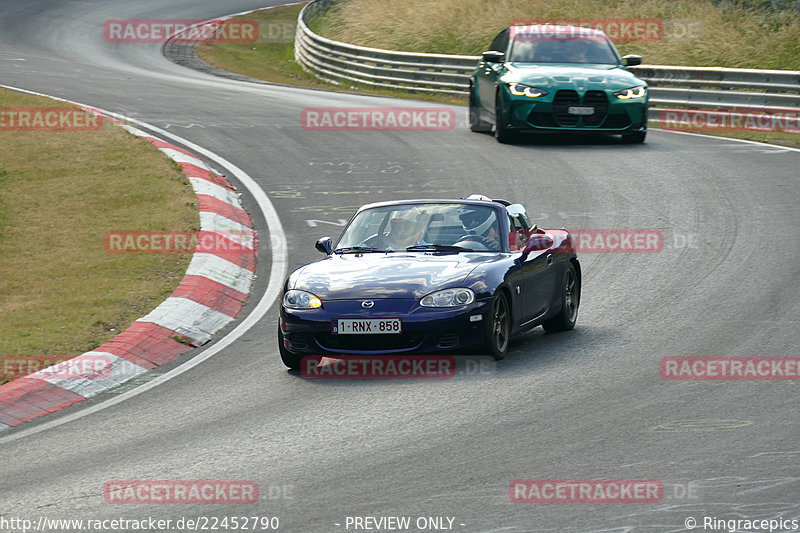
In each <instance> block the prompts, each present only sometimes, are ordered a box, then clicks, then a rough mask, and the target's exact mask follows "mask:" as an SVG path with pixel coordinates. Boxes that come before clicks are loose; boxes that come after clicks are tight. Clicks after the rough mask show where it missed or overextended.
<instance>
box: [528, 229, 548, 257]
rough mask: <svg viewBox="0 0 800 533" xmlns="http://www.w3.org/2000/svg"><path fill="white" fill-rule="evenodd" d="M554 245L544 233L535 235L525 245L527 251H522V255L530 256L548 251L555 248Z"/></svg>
mask: <svg viewBox="0 0 800 533" xmlns="http://www.w3.org/2000/svg"><path fill="white" fill-rule="evenodd" d="M553 244H555V242H554V241H553V239H552V237H550V236H549V235H545V234H544V233H534V234H533V235H531V237H530V239H528V242H527V243H526V244H525V249H524V250H522V254H523V255H528V254H531V253H533V252H540V251H542V250H548V249H550V248H552V247H553Z"/></svg>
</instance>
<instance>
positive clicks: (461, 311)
mask: <svg viewBox="0 0 800 533" xmlns="http://www.w3.org/2000/svg"><path fill="white" fill-rule="evenodd" d="M362 301H363V300H360V299H359V300H333V301H327V302H323V306H322V307H321V308H319V309H303V310H297V309H286V308H284V307H283V306H281V311H280V327H281V332H282V334H283V342H284V348H285V349H286V350H287V351H289V352H291V353H293V354H296V355H343V354H352V355H367V354H381V355H382V354H433V353H442V352H448V353H452V352H457V351H461V350H469V349H472V348H475V347H477V346H480V345H482V344H483V341H484V330H485V323H486V321H487V320H489V311H490V305H489V303H490V302H491V300H490V299H488V300H476V301H475V302H473V303H471V304H469V305H466V306H463V307H453V308H431V307H422V306H420V305H419V300H406V299H378V300H374V302H375V306H374V307H373V308H372V309H364V308H362V307H361V303H362ZM478 316H479V317H480V319H479V320H478V319H476V318H471V317H478ZM340 318H353V319H385V318H400V319H401V320H402V333H400V334H384V335H376V334H351V335H342V334H333V333H332V329H333V327H332V324H333V321H334V320H336V319H340Z"/></svg>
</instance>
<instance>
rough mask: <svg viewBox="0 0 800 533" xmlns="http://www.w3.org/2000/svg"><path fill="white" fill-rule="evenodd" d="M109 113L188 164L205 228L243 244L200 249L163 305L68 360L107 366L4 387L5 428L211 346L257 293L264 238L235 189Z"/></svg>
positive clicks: (0, 398) (0, 405)
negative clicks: (99, 361)
mask: <svg viewBox="0 0 800 533" xmlns="http://www.w3.org/2000/svg"><path fill="white" fill-rule="evenodd" d="M86 109H88V110H92V111H95V112H97V110H94V109H92V108H86ZM104 118H105V119H106V120H112V121H113V122H116V123H117V124H119V125H120V126H122V127H123V128H125V129H126V130H128V131H129V132H130V133H132V134H133V135H136V136H138V137H142V138H144V139H146V140H147V141H149V142H150V143H152V144H153V145H154V146H155V147H156V148H158V149H159V150H161V151H162V152H163V153H165V154H166V155H167V156H168V157H170V158H171V159H172V160H173V161H175V162H176V163H177V164H178V165H179V166H180V167H181V168H182V169H183V172H184V174H186V176H187V178H188V179H189V182H190V183H191V184H192V187H193V188H194V192H195V194H196V195H197V200H198V206H199V211H200V231H202V232H204V233H205V232H208V233H214V234H217V235H218V236H219V238H225V237H227V236H230V235H231V234H232V232H235V233H234V234H235V235H241V236H244V237H245V238H242V239H240V240H241V242H240V243H239V244H240V246H234V247H231V248H230V249H226V250H221V251H219V252H217V251H215V252H213V253H206V252H203V253H195V254H194V255H193V256H192V259H191V261H190V263H189V267H188V268H187V271H186V275H185V276H184V278H183V280H182V281H181V283H180V284H179V285H178V288H177V289H175V291H174V292H173V293H172V295H170V296H169V297H168V298H167V299H166V300H164V302H162V303H161V305H159V306H158V307H156V308H155V309H153V310H152V311H151V312H150V313H148V314H147V315H145V316H143V317H142V318H140V319H139V320H137V321H136V322H134V323H133V324H131V326H130V327H129V328H128V329H126V330H125V331H123V332H122V333H120V334H119V335H117V336H116V337H114V338H113V339H112V340H110V341H109V342H107V343H105V344H103V345H102V346H100V347H98V348H97V349H96V350H92V351H90V352H86V353H84V354H82V355H79V356H77V357H75V358H73V359H70V360H69V361H68V362H65V363H62V364H70V365H73V364H75V365H76V368H83V365H80V362H81V361H82V360H86V361H87V362H89V363H91V362H92V361H96V360H97V359H98V357H102V359H103V360H104V361H106V362H107V364H106V365H105V366H104V367H103V368H102V369H99V370H97V371H96V373H95V374H91V373H88V374H87V373H86V372H81V373H80V374H79V375H78V376H77V377H71V376H70V377H62V376H60V373H58V372H56V373H53V372H47V371H46V370H41V371H39V372H36V373H34V374H29V375H27V376H23V377H20V378H18V379H16V380H14V381H12V382H10V383H6V384H4V385H2V386H0V431H2V430H5V429H8V428H10V427H15V426H18V425H20V424H23V423H25V422H27V421H29V420H32V419H34V418H37V417H40V416H43V415H45V414H47V413H51V412H54V411H58V410H59V409H63V408H65V407H67V406H69V405H72V404H74V403H76V402H80V401H82V400H85V399H87V398H91V397H92V396H94V395H96V394H98V393H100V392H103V391H105V390H108V389H111V388H113V387H116V386H117V385H119V384H120V383H123V382H125V381H127V380H129V379H131V378H133V377H135V376H138V375H139V374H142V373H144V372H147V371H148V370H150V369H152V368H154V367H156V366H159V365H162V364H164V363H166V362H167V361H170V360H171V359H174V358H175V357H177V356H179V355H181V354H182V353H184V352H186V351H188V350H191V349H192V348H193V347H195V346H200V345H202V344H205V343H206V342H208V341H209V340H210V339H211V336H212V335H213V334H214V333H215V332H217V331H219V330H220V329H222V328H223V327H224V326H225V325H226V324H228V323H229V322H230V321H231V320H233V319H234V318H235V317H236V316H237V315H238V314H239V311H240V310H241V308H242V306H243V305H244V302H245V300H246V299H247V295H248V293H249V292H250V287H251V284H252V281H253V277H254V274H255V248H256V245H257V242H258V241H257V236H256V233H255V231H254V230H253V223H252V220H251V219H250V216H249V215H248V214H247V212H246V211H245V210H244V209H243V208H242V204H241V201H240V199H239V194H238V193H237V192H236V190H235V189H234V187H233V186H232V185H231V184H230V183H229V182H228V181H227V180H226V179H225V178H224V177H222V176H221V175H220V174H219V173H217V172H215V171H214V170H213V169H211V168H209V167H208V166H207V165H206V164H205V163H204V162H203V161H202V160H201V159H199V158H198V157H196V156H194V155H193V154H192V153H190V152H188V151H187V150H184V149H182V148H179V147H178V146H175V145H172V144H169V143H167V142H165V141H163V140H161V139H158V138H156V137H154V136H153V135H151V134H149V133H146V132H144V131H142V130H139V129H137V128H134V127H132V126H129V125H127V124H123V123H121V122H119V121H117V120H115V119H112V118H109V117H107V116H105V117H104ZM85 366H86V368H93V365H92V364H88V365H85Z"/></svg>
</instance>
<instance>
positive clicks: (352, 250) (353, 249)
mask: <svg viewBox="0 0 800 533" xmlns="http://www.w3.org/2000/svg"><path fill="white" fill-rule="evenodd" d="M388 251H389V250H379V249H378V248H373V247H372V246H345V247H344V248H337V249H335V250H334V251H333V253H335V254H360V253H370V252H388Z"/></svg>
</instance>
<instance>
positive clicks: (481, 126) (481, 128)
mask: <svg viewBox="0 0 800 533" xmlns="http://www.w3.org/2000/svg"><path fill="white" fill-rule="evenodd" d="M480 109H481V108H480V106H479V105H478V99H477V98H476V96H475V85H474V83H473V82H471V81H470V84H469V130H470V131H475V132H478V133H486V132H489V131H492V125H491V124H489V123H488V122H486V121H484V120H481V113H480Z"/></svg>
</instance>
